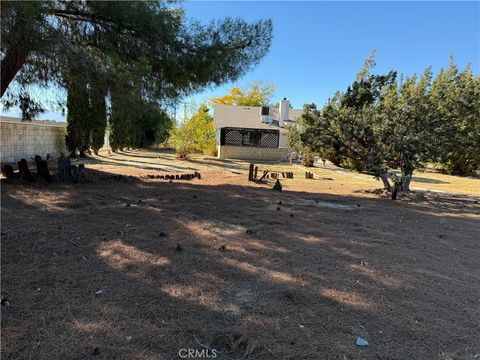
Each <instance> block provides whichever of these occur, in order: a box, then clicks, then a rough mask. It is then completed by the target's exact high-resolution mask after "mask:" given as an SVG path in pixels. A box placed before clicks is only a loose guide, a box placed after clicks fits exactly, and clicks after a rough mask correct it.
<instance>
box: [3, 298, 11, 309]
mask: <svg viewBox="0 0 480 360" xmlns="http://www.w3.org/2000/svg"><path fill="white" fill-rule="evenodd" d="M2 306H7V307H8V306H10V300H9V299H8V298H2Z"/></svg>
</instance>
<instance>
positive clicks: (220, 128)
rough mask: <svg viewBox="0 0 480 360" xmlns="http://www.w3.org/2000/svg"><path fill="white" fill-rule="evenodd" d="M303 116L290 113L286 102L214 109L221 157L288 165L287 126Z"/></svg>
mask: <svg viewBox="0 0 480 360" xmlns="http://www.w3.org/2000/svg"><path fill="white" fill-rule="evenodd" d="M302 112H303V110H299V109H290V102H289V101H288V100H287V99H285V98H284V99H283V100H281V101H280V102H279V104H278V107H276V106H232V105H221V104H217V105H214V116H213V124H214V127H215V131H216V143H217V154H218V157H219V158H221V159H243V160H274V161H286V160H287V156H288V148H287V128H286V126H287V125H289V124H293V123H294V122H295V121H296V119H297V117H299V116H300V115H301V114H302Z"/></svg>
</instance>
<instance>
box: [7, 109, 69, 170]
mask: <svg viewBox="0 0 480 360" xmlns="http://www.w3.org/2000/svg"><path fill="white" fill-rule="evenodd" d="M65 131H66V124H65V123H58V122H55V121H20V119H18V118H13V117H7V116H2V117H0V139H1V141H0V153H1V162H2V163H8V162H16V161H19V160H20V159H22V158H25V159H27V160H30V158H31V157H33V156H35V155H40V156H42V157H44V156H46V155H47V154H52V155H58V154H59V153H60V152H66V146H65Z"/></svg>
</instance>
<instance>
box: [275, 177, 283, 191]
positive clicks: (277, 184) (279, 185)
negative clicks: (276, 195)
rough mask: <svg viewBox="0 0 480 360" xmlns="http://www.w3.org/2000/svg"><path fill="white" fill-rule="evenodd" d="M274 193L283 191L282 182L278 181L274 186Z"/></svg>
mask: <svg viewBox="0 0 480 360" xmlns="http://www.w3.org/2000/svg"><path fill="white" fill-rule="evenodd" d="M273 191H282V184H281V183H280V180H278V179H277V181H276V182H275V185H273Z"/></svg>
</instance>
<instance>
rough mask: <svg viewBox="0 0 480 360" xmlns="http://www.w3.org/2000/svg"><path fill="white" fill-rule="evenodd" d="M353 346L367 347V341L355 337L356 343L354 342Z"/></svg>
mask: <svg viewBox="0 0 480 360" xmlns="http://www.w3.org/2000/svg"><path fill="white" fill-rule="evenodd" d="M355 345H357V346H368V341H367V340H365V339H362V338H361V337H360V336H359V337H357V341H355Z"/></svg>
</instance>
